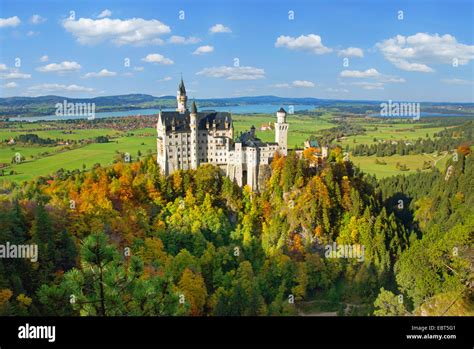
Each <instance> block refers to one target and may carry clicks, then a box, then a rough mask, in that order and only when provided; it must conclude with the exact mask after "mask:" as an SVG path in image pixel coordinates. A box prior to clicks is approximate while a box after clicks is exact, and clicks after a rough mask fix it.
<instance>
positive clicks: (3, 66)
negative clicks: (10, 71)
mask: <svg viewBox="0 0 474 349" xmlns="http://www.w3.org/2000/svg"><path fill="white" fill-rule="evenodd" d="M2 70H7V66H6V64H3V63H0V71H2Z"/></svg>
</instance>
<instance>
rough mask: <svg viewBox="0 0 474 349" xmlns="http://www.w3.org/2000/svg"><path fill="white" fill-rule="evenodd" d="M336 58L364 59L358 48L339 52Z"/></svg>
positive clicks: (349, 48)
mask: <svg viewBox="0 0 474 349" xmlns="http://www.w3.org/2000/svg"><path fill="white" fill-rule="evenodd" d="M338 56H345V57H364V51H363V50H362V49H361V48H358V47H348V48H346V49H343V50H340V51H339V52H338Z"/></svg>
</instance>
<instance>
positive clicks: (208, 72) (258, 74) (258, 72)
mask: <svg viewBox="0 0 474 349" xmlns="http://www.w3.org/2000/svg"><path fill="white" fill-rule="evenodd" d="M196 75H204V76H207V77H211V78H222V79H226V80H257V79H263V78H264V77H265V70H263V69H261V68H254V67H228V66H220V67H211V68H205V69H203V70H201V71H200V72H197V73H196Z"/></svg>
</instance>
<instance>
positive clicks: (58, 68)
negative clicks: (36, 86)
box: [36, 61, 81, 73]
mask: <svg viewBox="0 0 474 349" xmlns="http://www.w3.org/2000/svg"><path fill="white" fill-rule="evenodd" d="M79 69H81V65H80V64H79V63H77V62H71V61H64V62H61V63H51V64H47V65H45V66H42V67H39V68H36V70H37V71H39V72H42V73H51V72H55V73H64V72H71V71H77V70H79Z"/></svg>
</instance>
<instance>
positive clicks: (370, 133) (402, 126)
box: [338, 123, 444, 149]
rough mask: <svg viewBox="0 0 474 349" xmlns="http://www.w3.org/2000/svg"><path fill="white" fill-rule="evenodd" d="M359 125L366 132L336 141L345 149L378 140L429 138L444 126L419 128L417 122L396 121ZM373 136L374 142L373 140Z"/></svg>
mask: <svg viewBox="0 0 474 349" xmlns="http://www.w3.org/2000/svg"><path fill="white" fill-rule="evenodd" d="M359 125H360V126H362V127H364V128H365V129H366V132H365V133H366V134H364V135H356V136H349V137H347V138H346V139H343V140H341V141H340V142H338V143H339V144H341V145H342V146H343V148H344V149H345V148H346V146H347V145H349V148H350V149H352V148H353V147H355V146H357V145H358V144H368V145H370V144H373V143H376V142H378V141H379V140H382V141H385V140H394V141H396V140H406V141H410V140H416V139H418V138H426V135H427V134H428V136H429V137H430V138H432V137H433V134H434V133H437V132H439V131H442V130H443V129H444V127H427V128H421V127H420V126H421V125H419V124H414V123H397V124H367V123H359ZM374 138H375V139H376V142H374Z"/></svg>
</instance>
